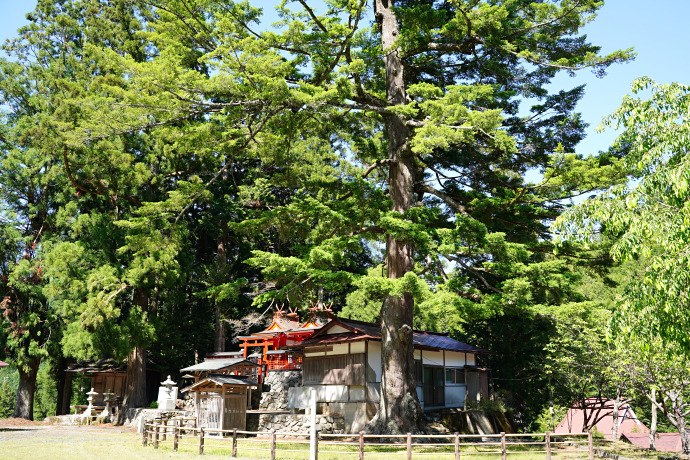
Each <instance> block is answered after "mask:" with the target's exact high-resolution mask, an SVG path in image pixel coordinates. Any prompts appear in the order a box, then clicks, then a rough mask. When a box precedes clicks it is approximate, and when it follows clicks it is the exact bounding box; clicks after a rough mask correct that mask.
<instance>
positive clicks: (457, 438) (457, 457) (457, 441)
mask: <svg viewBox="0 0 690 460" xmlns="http://www.w3.org/2000/svg"><path fill="white" fill-rule="evenodd" d="M453 436H454V437H455V460H460V436H459V435H458V432H457V431H456V432H455V433H454V434H453Z"/></svg>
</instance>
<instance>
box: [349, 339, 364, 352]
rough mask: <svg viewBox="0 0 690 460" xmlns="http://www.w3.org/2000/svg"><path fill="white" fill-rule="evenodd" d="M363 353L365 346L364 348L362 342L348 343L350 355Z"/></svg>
mask: <svg viewBox="0 0 690 460" xmlns="http://www.w3.org/2000/svg"><path fill="white" fill-rule="evenodd" d="M364 351H365V346H364V341H363V340H362V341H361V342H352V343H350V353H352V354H355V353H364Z"/></svg>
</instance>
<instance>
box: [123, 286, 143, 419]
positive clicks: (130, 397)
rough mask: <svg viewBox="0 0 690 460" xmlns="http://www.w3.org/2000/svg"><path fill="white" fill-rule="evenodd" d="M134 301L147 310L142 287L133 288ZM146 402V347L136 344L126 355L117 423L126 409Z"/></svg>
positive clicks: (141, 405) (125, 412) (124, 414)
mask: <svg viewBox="0 0 690 460" xmlns="http://www.w3.org/2000/svg"><path fill="white" fill-rule="evenodd" d="M134 303H135V304H136V305H138V306H139V307H141V309H142V311H143V312H147V311H148V309H149V296H148V293H147V292H146V291H145V290H144V289H142V288H137V289H135V290H134ZM146 403H147V400H146V347H144V346H143V345H141V344H138V345H136V346H135V347H134V349H133V350H132V351H131V352H130V353H129V356H128V357H127V378H126V383H125V396H124V399H123V401H122V410H121V411H120V415H119V417H118V423H119V424H122V423H124V421H125V417H126V415H127V410H128V409H133V408H135V407H145V406H146Z"/></svg>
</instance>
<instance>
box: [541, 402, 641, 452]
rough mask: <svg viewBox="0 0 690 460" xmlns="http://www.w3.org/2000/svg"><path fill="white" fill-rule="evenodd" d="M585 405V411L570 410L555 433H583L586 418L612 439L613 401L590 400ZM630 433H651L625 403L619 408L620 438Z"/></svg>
mask: <svg viewBox="0 0 690 460" xmlns="http://www.w3.org/2000/svg"><path fill="white" fill-rule="evenodd" d="M585 405H586V407H585V409H584V410H583V409H582V408H575V407H573V408H570V409H568V413H567V414H566V416H565V418H564V419H563V420H562V421H561V423H559V424H558V426H557V427H556V429H555V430H554V433H582V431H583V430H584V425H585V417H587V418H588V419H589V420H590V422H589V425H592V426H594V427H595V428H596V430H597V431H598V432H599V433H602V434H603V435H604V437H606V439H611V436H612V434H613V401H612V400H610V399H604V400H599V399H595V398H590V399H587V400H586V401H585ZM628 433H641V434H645V433H649V428H647V427H646V426H645V425H644V424H643V423H642V422H640V420H638V418H637V416H636V415H635V412H634V411H633V410H632V407H630V404H628V403H627V402H623V403H621V405H620V407H619V408H618V436H621V435H623V434H628ZM647 444H649V441H647Z"/></svg>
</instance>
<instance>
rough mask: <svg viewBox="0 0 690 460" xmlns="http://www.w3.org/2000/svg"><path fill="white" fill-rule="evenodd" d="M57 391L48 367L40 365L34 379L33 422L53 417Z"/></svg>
mask: <svg viewBox="0 0 690 460" xmlns="http://www.w3.org/2000/svg"><path fill="white" fill-rule="evenodd" d="M56 400H57V390H56V388H55V381H54V380H53V378H52V376H51V370H50V366H49V365H46V364H44V365H42V366H41V367H40V368H39V370H38V376H37V377H36V393H35V395H34V420H43V419H45V418H46V417H48V416H49V415H55V404H56Z"/></svg>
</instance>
